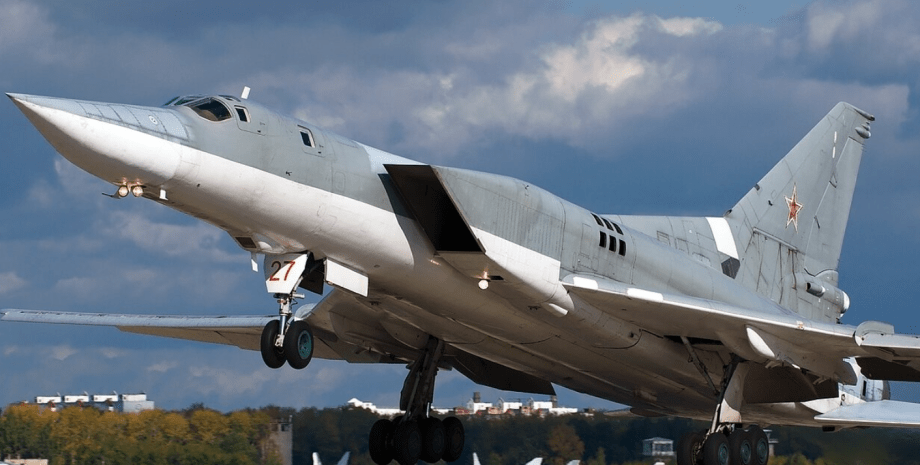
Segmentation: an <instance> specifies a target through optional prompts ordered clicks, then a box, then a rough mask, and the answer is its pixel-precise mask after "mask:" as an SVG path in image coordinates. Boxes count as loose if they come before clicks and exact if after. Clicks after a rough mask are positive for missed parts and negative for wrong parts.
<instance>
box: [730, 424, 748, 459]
mask: <svg viewBox="0 0 920 465" xmlns="http://www.w3.org/2000/svg"><path fill="white" fill-rule="evenodd" d="M728 448H729V450H730V451H731V453H732V456H731V465H751V463H752V462H751V460H752V458H753V457H752V455H753V453H754V452H753V448H752V446H751V434H750V433H749V432H748V431H747V430H743V429H741V428H735V430H734V431H732V434H729V435H728Z"/></svg>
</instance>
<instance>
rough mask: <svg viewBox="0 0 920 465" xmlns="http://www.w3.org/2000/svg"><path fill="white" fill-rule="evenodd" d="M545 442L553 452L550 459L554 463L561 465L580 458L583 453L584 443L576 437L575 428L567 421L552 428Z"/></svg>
mask: <svg viewBox="0 0 920 465" xmlns="http://www.w3.org/2000/svg"><path fill="white" fill-rule="evenodd" d="M546 443H547V445H548V446H549V449H550V450H551V451H552V452H553V454H555V456H554V457H553V459H552V460H553V463H555V464H556V465H562V464H564V463H567V462H568V461H570V460H581V459H582V456H584V453H585V443H584V442H582V441H581V438H579V437H578V433H576V432H575V428H573V427H571V426H569V425H568V424H567V423H563V424H561V425H558V426H556V427H555V428H553V429H552V431H550V433H549V438H548V439H547V441H546Z"/></svg>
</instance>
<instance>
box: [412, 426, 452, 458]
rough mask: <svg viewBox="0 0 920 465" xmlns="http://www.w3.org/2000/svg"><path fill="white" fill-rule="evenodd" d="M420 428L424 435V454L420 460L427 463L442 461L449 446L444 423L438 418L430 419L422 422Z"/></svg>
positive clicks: (420, 456)
mask: <svg viewBox="0 0 920 465" xmlns="http://www.w3.org/2000/svg"><path fill="white" fill-rule="evenodd" d="M418 426H419V430H421V433H422V453H421V454H420V455H419V458H421V459H422V460H423V461H425V462H427V463H435V462H438V461H440V460H441V457H443V456H444V450H445V449H446V445H447V444H446V443H447V439H446V437H445V436H444V423H443V422H442V421H441V420H439V419H437V418H434V417H428V418H425V419H423V420H422V421H420V422H419V425H418Z"/></svg>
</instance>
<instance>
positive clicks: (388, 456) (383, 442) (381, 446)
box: [367, 419, 393, 465]
mask: <svg viewBox="0 0 920 465" xmlns="http://www.w3.org/2000/svg"><path fill="white" fill-rule="evenodd" d="M392 435H393V422H391V421H390V420H387V419H382V420H377V421H376V422H375V423H374V426H372V427H371V434H370V437H369V438H368V441H367V449H368V452H370V454H371V460H373V461H374V463H376V464H377V465H387V464H388V463H390V462H391V461H392V460H393V448H391V447H390V436H392Z"/></svg>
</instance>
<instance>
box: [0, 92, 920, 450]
mask: <svg viewBox="0 0 920 465" xmlns="http://www.w3.org/2000/svg"><path fill="white" fill-rule="evenodd" d="M8 95H9V97H10V99H12V101H13V102H14V103H15V104H16V105H17V106H18V107H19V109H20V110H21V111H22V113H24V114H25V116H26V117H27V118H28V119H29V120H30V121H31V123H32V124H33V125H34V126H35V127H36V128H37V129H38V131H39V132H40V133H41V134H42V135H43V136H44V137H45V138H46V139H47V140H48V142H50V143H51V145H53V146H54V148H55V149H56V150H57V151H58V152H60V154H61V155H63V156H64V157H65V158H66V159H68V160H69V161H71V162H72V163H74V164H75V165H77V166H79V167H80V168H82V169H84V170H86V171H88V172H89V173H91V174H93V175H95V176H97V177H99V178H101V179H103V180H105V181H107V182H109V183H111V184H112V185H113V186H114V193H113V194H112V196H113V197H129V196H132V197H134V196H136V197H140V198H144V199H148V200H150V201H153V202H157V203H160V204H162V205H164V206H167V207H169V208H173V209H175V210H178V211H180V212H183V213H186V214H188V215H192V216H194V217H196V218H199V219H201V220H203V221H205V222H207V223H209V224H211V225H213V226H215V227H217V228H220V229H222V230H224V231H226V232H227V233H228V234H229V235H230V236H231V237H232V238H233V240H234V241H235V242H236V244H238V245H239V247H241V248H242V249H244V250H246V251H248V252H251V253H252V257H253V262H252V266H253V267H258V265H259V263H258V260H259V259H260V257H261V258H264V260H262V263H261V268H262V270H263V271H264V276H265V283H266V288H267V291H268V293H269V294H270V296H271V297H272V299H273V300H272V301H271V302H272V303H271V305H272V306H274V305H276V304H275V303H274V302H275V301H277V305H278V311H277V313H276V314H272V315H269V316H233V315H231V316H226V317H214V316H202V315H198V316H195V315H172V316H164V315H133V314H81V313H67V312H60V311H51V310H50V309H46V310H21V309H4V310H2V311H0V312H2V320H3V321H6V322H13V321H21V322H38V323H63V324H78V325H103V326H114V327H117V328H119V329H120V330H122V331H128V332H134V333H141V334H149V335H157V336H167V337H174V338H183V339H190V340H197V341H204V342H211V343H221V344H232V345H236V346H238V347H240V348H242V349H248V350H253V351H260V352H261V356H262V359H263V360H264V362H265V364H266V365H268V366H270V367H272V368H282V366H283V365H288V366H289V367H293V368H295V369H303V368H305V367H307V365H308V364H309V363H310V360H311V359H312V358H313V357H319V358H324V359H336V360H345V361H347V362H353V363H403V364H406V365H407V366H408V375H407V377H406V381H405V383H404V385H403V388H402V393H401V396H400V404H399V405H400V408H401V409H402V410H404V411H405V414H404V415H402V416H400V417H397V418H395V419H393V420H385V419H384V420H380V421H378V422H377V423H375V424H374V425H373V426H372V427H371V429H370V432H369V443H368V447H369V451H370V454H371V456H372V458H373V460H374V461H375V462H376V463H378V464H386V463H389V462H391V461H393V460H396V461H398V462H399V463H401V464H403V465H407V464H413V463H416V462H417V461H419V460H423V461H425V462H429V463H434V462H437V461H439V460H445V461H447V462H451V461H455V460H457V459H458V458H459V457H460V455H461V453H462V451H463V444H464V430H463V424H462V422H461V420H459V419H458V418H456V417H448V418H444V419H440V418H436V417H434V416H432V415H431V413H430V405H431V401H432V398H433V393H434V386H435V378H436V374H437V372H438V370H439V369H454V370H457V371H459V372H460V373H462V374H464V375H465V376H467V377H469V378H470V379H471V380H473V381H474V382H476V383H479V384H482V385H486V386H491V387H494V388H498V389H504V390H513V391H520V392H525V393H535V394H551V393H553V392H554V388H553V385H554V384H556V385H560V386H565V387H567V388H570V389H573V390H575V391H578V392H582V393H587V394H590V395H593V396H597V397H600V398H604V399H609V400H611V401H614V402H619V403H622V404H626V405H629V406H631V408H632V412H634V413H636V414H638V415H647V416H656V415H673V416H680V417H687V418H695V419H702V420H706V421H709V422H710V423H709V424H710V427H709V428H708V429H706V430H704V431H699V432H695V433H691V434H688V435H686V436H685V437H684V438H682V439H681V440H680V441H679V442H678V451H677V460H678V463H680V464H691V463H702V464H704V465H715V464H720V465H722V464H728V463H737V464H745V465H747V464H758V465H763V464H765V463H767V461H768V459H769V458H768V451H767V449H768V446H767V439H766V435H765V434H764V432H763V429H762V427H763V426H765V425H770V424H776V425H801V426H812V427H821V428H824V429H825V430H835V429H841V428H851V427H864V426H878V427H920V405H917V404H912V403H907V402H898V401H893V400H890V399H889V397H890V396H889V389H888V381H892V380H894V381H912V382H917V381H920V338H918V337H916V336H912V335H904V334H898V333H896V332H895V331H894V328H893V327H892V326H891V325H888V324H884V323H880V322H873V321H867V322H864V323H862V324H860V325H858V326H851V325H844V324H840V322H839V320H840V317H841V315H842V314H843V313H844V312H845V311H846V310H847V308H848V306H849V305H850V301H849V298H848V296H847V294H846V293H845V292H844V291H843V290H842V289H840V288H839V287H838V273H837V269H838V262H839V257H840V253H841V250H842V245H843V238H844V230H845V228H846V224H847V220H848V216H849V211H850V204H851V201H852V197H853V192H854V187H855V184H856V177H857V172H858V171H859V165H860V159H861V157H862V153H863V146H864V145H865V144H866V143H867V141H868V139H869V137H870V124H871V122H872V121H873V120H874V118H873V117H872V116H871V115H870V114H869V113H867V112H865V111H862V110H860V109H858V108H855V107H854V106H852V105H849V104H846V103H840V104H837V105H836V106H834V107H833V109H831V110H830V112H829V113H828V114H827V116H825V117H824V118H823V119H821V120H820V121H819V122H818V123H817V125H816V126H815V127H814V128H813V129H811V131H809V132H808V133H807V135H805V137H804V138H803V139H802V140H801V141H800V142H799V143H798V144H797V145H796V146H795V147H793V148H792V149H791V150H790V151H789V153H788V154H787V155H786V156H785V157H784V158H782V159H781V160H779V162H778V164H777V165H776V166H775V167H774V168H773V169H772V170H770V171H769V172H768V173H767V174H766V175H765V176H764V177H763V179H761V180H760V181H759V182H757V183H756V184H755V185H754V186H753V188H751V189H750V191H748V192H747V193H745V194H744V195H743V196H742V197H741V199H740V200H738V201H737V203H736V204H735V205H734V206H731V208H730V209H729V210H728V211H727V212H726V213H725V214H724V215H718V214H716V215H714V216H711V217H652V216H626V215H616V214H601V213H599V212H592V211H589V210H587V209H585V208H582V207H580V206H578V205H575V204H573V203H570V202H567V201H565V200H563V199H562V198H559V197H557V196H555V195H553V194H551V193H549V192H547V191H545V190H543V189H540V188H539V187H537V186H534V185H532V184H529V183H526V182H523V181H520V180H517V179H513V178H510V177H506V176H498V175H494V174H488V173H482V172H476V171H470V170H464V169H456V168H450V167H445V166H434V165H428V164H423V163H418V162H416V161H412V160H408V159H405V158H402V157H399V156H396V155H393V154H390V153H387V152H384V151H382V150H379V149H376V148H373V147H369V146H367V145H364V144H361V143H359V142H356V141H353V140H350V139H348V138H345V137H342V136H339V135H337V134H334V133H332V132H330V131H327V130H324V129H322V128H320V127H317V126H315V125H312V124H309V123H307V122H304V121H299V120H297V119H294V118H289V117H286V116H283V115H281V114H278V113H276V112H273V111H271V110H270V109H268V108H265V107H263V106H261V105H259V104H257V103H254V102H252V101H250V100H248V99H245V98H237V97H233V96H226V95H223V96H221V95H190V96H184V97H177V98H174V99H172V100H170V101H169V102H168V103H167V104H165V105H163V106H159V107H144V106H134V105H122V104H111V103H100V102H88V101H80V100H72V99H62V98H51V97H39V96H32V95H22V94H8ZM739 194H740V193H739ZM726 206H730V204H728V202H727V203H726ZM324 289H326V290H327V292H326V293H325V294H324V297H323V298H322V299H321V300H320V301H319V302H318V303H316V304H308V305H303V306H297V305H294V301H295V299H297V298H299V293H301V292H314V293H317V294H323V291H324ZM329 289H331V290H329ZM269 302H270V301H269V299H268V298H266V304H268V303H269ZM241 356H247V355H244V354H241ZM284 369H290V368H284Z"/></svg>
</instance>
